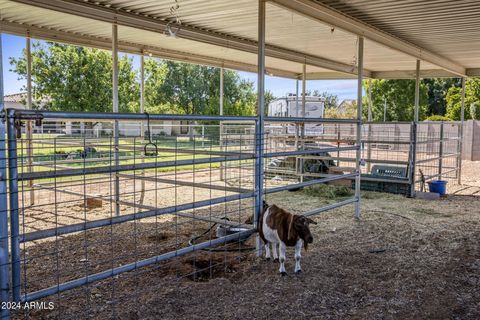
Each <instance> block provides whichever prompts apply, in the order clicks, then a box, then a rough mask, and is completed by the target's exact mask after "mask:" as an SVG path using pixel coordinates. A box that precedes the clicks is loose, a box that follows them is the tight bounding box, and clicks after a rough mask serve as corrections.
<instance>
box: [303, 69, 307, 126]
mask: <svg viewBox="0 0 480 320" xmlns="http://www.w3.org/2000/svg"><path fill="white" fill-rule="evenodd" d="M306 92H307V65H306V64H305V63H304V64H303V72H302V118H305V105H306V103H307V97H306V96H305V93H306Z"/></svg>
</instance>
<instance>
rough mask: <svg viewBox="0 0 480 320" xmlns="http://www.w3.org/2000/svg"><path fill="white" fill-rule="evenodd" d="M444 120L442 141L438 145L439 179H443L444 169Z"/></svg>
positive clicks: (441, 132)
mask: <svg viewBox="0 0 480 320" xmlns="http://www.w3.org/2000/svg"><path fill="white" fill-rule="evenodd" d="M443 129H444V128H443V121H442V122H440V142H439V146H438V179H439V180H442V171H443V168H442V167H443V135H444V132H443Z"/></svg>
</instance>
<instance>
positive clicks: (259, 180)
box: [254, 0, 266, 256]
mask: <svg viewBox="0 0 480 320" xmlns="http://www.w3.org/2000/svg"><path fill="white" fill-rule="evenodd" d="M265 10H266V5H265V0H258V72H257V86H258V107H257V121H256V124H255V136H256V139H255V215H254V227H255V228H256V229H257V230H258V224H259V219H260V215H261V213H262V210H263V144H264V115H265ZM256 250H257V255H258V256H260V255H261V254H262V241H261V240H260V237H259V236H258V235H257V238H256Z"/></svg>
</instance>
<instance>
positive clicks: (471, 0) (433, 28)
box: [319, 0, 480, 68]
mask: <svg viewBox="0 0 480 320" xmlns="http://www.w3.org/2000/svg"><path fill="white" fill-rule="evenodd" d="M319 2H321V3H323V4H326V5H328V6H330V7H332V8H334V9H336V10H338V11H341V12H343V13H344V14H347V15H349V16H352V17H354V18H357V19H359V20H361V21H363V22H365V23H368V24H370V25H372V26H374V27H377V28H379V29H381V30H383V31H386V32H388V33H390V34H392V35H394V36H397V37H399V38H401V39H404V40H406V41H409V42H411V43H413V44H416V45H418V46H420V47H422V48H425V49H428V50H431V51H434V52H437V53H439V54H441V55H443V56H445V57H447V58H449V59H451V60H453V61H456V62H458V63H460V64H462V65H463V66H465V67H467V68H477V67H478V66H479V65H480V32H479V30H480V1H478V0H456V1H445V0H403V1H391V0H377V1H371V0H322V1H319Z"/></svg>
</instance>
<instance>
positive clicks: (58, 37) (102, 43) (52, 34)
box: [0, 21, 299, 79]
mask: <svg viewBox="0 0 480 320" xmlns="http://www.w3.org/2000/svg"><path fill="white" fill-rule="evenodd" d="M0 27H1V30H2V32H5V33H10V34H13V35H17V36H23V37H26V36H27V33H29V34H30V36H31V37H32V38H37V39H42V40H47V41H54V42H62V43H67V44H73V45H78V46H85V47H93V48H98V49H104V50H111V49H112V42H111V39H110V38H100V37H93V36H86V35H80V34H76V33H71V32H65V31H56V30H51V29H45V28H39V27H35V26H31V25H27V24H18V23H14V22H8V21H0ZM118 48H119V50H120V51H121V52H125V53H131V54H142V52H143V53H145V52H148V53H149V54H152V56H155V57H158V58H162V59H167V60H175V61H180V62H187V63H194V64H201V65H206V66H212V67H219V68H221V67H224V68H227V69H232V70H240V71H246V72H253V73H255V72H256V71H257V66H256V65H253V64H247V63H242V62H237V61H231V60H223V59H217V58H211V57H207V56H202V55H194V54H190V53H186V52H181V51H174V50H169V49H164V48H161V47H152V46H143V45H139V44H136V43H129V42H124V41H118ZM266 72H267V74H268V75H272V76H278V77H283V78H290V79H297V78H298V76H299V74H298V73H296V72H290V71H285V70H281V69H276V68H266Z"/></svg>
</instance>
